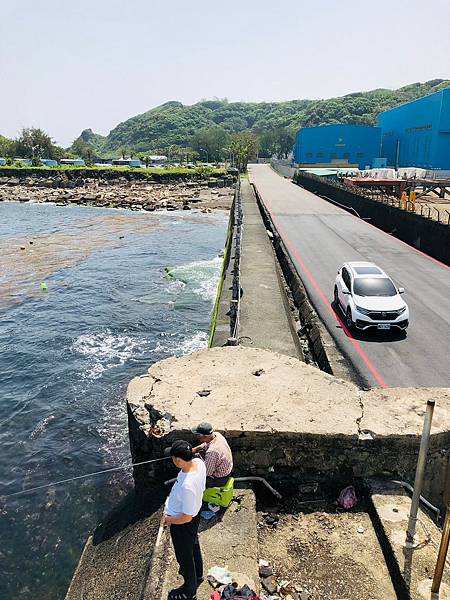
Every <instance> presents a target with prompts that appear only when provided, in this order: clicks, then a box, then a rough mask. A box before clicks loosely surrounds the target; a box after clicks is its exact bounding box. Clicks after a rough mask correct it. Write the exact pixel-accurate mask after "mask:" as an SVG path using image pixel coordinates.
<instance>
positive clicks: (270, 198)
mask: <svg viewBox="0 0 450 600" xmlns="http://www.w3.org/2000/svg"><path fill="white" fill-rule="evenodd" d="M249 171H250V178H251V181H253V183H254V184H255V186H256V187H257V189H258V192H259V194H260V196H261V198H262V200H263V202H264V204H265V205H266V207H267V209H268V210H269V212H270V213H271V215H272V219H273V221H274V223H275V225H276V227H277V229H278V232H279V234H280V235H281V236H282V238H283V240H284V242H285V245H286V247H287V249H288V250H289V253H290V255H291V258H292V260H293V262H294V264H295V266H296V268H297V270H298V273H299V275H300V277H301V279H302V280H303V282H304V284H305V287H306V289H307V291H308V295H309V297H310V300H311V301H312V303H313V305H314V307H315V309H316V311H317V313H318V314H319V316H320V318H321V319H322V321H323V323H324V324H325V326H326V327H327V329H328V330H329V332H330V333H331V335H332V336H333V338H334V340H335V342H336V344H337V346H338V348H339V349H340V350H341V351H342V352H343V354H344V355H345V356H346V357H347V358H348V360H349V361H350V362H351V363H352V365H353V367H354V369H355V370H356V372H357V373H358V375H359V377H360V379H361V383H362V384H363V385H366V386H369V387H410V386H411V387H448V386H450V268H449V267H447V266H445V265H443V264H441V263H439V262H438V261H436V260H434V259H432V258H430V257H428V256H426V255H424V254H422V253H420V252H418V251H417V250H415V249H414V248H412V247H411V246H408V245H407V244H404V243H403V242H401V241H399V240H397V239H395V238H393V237H392V236H390V235H388V234H386V233H384V232H382V231H381V230H379V229H377V228H376V227H374V226H372V225H370V224H368V223H367V222H365V221H363V220H361V219H358V218H357V217H354V216H352V215H351V214H349V213H348V212H346V211H344V210H343V209H341V208H338V207H337V206H334V205H333V204H331V203H329V202H327V201H326V200H322V198H319V197H318V196H316V195H315V194H312V193H311V192H308V191H306V190H304V189H302V188H300V187H298V186H297V185H295V184H294V183H292V182H291V181H290V180H287V179H283V178H282V177H280V176H279V175H277V174H276V173H275V172H274V171H273V170H272V169H271V168H270V167H269V166H268V165H250V167H249ZM350 260H367V261H371V262H375V263H376V264H378V265H379V266H380V267H381V268H382V269H384V270H385V271H387V273H388V274H389V275H390V276H391V277H392V279H393V280H394V282H395V283H396V284H397V285H398V286H400V287H404V288H405V294H404V296H403V297H404V299H405V301H406V302H407V303H408V305H409V308H410V326H409V328H408V330H407V333H406V334H404V333H396V332H394V331H392V332H377V331H374V332H372V333H363V332H361V333H360V332H352V333H349V332H348V331H347V330H346V328H345V327H342V322H340V319H343V315H342V314H341V313H340V312H339V311H338V313H337V315H336V313H335V311H334V310H333V307H332V304H331V303H332V301H333V287H334V281H335V277H336V273H337V271H338V269H339V267H340V266H341V265H342V263H344V262H346V261H350ZM339 317H340V319H339Z"/></svg>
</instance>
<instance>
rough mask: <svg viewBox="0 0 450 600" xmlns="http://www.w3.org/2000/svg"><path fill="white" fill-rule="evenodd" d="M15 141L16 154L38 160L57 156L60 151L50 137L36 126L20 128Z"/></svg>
mask: <svg viewBox="0 0 450 600" xmlns="http://www.w3.org/2000/svg"><path fill="white" fill-rule="evenodd" d="M15 143H16V147H15V151H16V154H17V156H19V157H21V158H31V159H36V160H37V161H38V162H39V159H40V158H58V155H59V154H60V151H61V148H58V146H56V145H55V143H54V141H53V140H52V138H51V137H50V136H49V135H48V134H46V133H45V131H42V129H39V128H38V127H26V128H24V129H22V131H21V133H20V135H19V137H18V138H17V139H16V140H15Z"/></svg>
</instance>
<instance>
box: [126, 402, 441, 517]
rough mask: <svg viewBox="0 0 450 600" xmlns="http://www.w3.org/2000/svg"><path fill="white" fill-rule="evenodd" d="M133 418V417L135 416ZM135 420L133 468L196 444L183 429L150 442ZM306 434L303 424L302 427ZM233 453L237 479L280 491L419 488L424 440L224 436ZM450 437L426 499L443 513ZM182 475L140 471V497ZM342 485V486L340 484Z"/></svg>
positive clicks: (435, 449) (433, 451)
mask: <svg viewBox="0 0 450 600" xmlns="http://www.w3.org/2000/svg"><path fill="white" fill-rule="evenodd" d="M129 416H130V413H129ZM133 421H134V418H131V419H130V418H129V422H130V425H131V427H130V439H131V440H132V456H133V462H137V461H140V460H149V459H150V458H157V457H160V456H162V453H163V451H164V448H165V447H168V446H170V444H171V443H172V442H173V441H174V440H175V439H184V440H188V441H191V442H192V443H194V442H195V441H196V440H195V439H194V436H192V434H191V432H190V430H187V429H180V430H177V431H176V432H173V433H171V434H169V435H167V436H165V437H163V438H151V437H150V438H148V437H147V436H145V434H143V432H142V431H140V430H139V427H137V426H136V422H134V424H133ZM299 427H300V428H301V424H299ZM223 433H224V435H226V437H227V440H228V442H229V444H230V446H231V448H232V451H233V457H234V461H235V467H236V468H235V472H236V475H241V476H246V475H258V476H263V477H265V478H266V479H268V480H269V481H272V482H274V483H275V484H278V485H281V486H282V485H283V484H295V483H298V484H300V483H305V482H308V481H328V482H330V483H331V482H332V481H335V482H342V485H348V483H350V482H352V481H354V480H360V481H361V482H364V480H367V481H368V480H370V479H373V478H379V477H386V478H389V479H399V480H403V481H406V482H408V483H410V484H412V483H413V482H414V476H415V470H416V466H417V456H418V449H419V443H420V440H419V438H418V436H412V435H392V436H385V437H380V438H378V439H377V438H375V439H358V436H356V435H354V436H350V435H339V434H334V433H331V432H330V434H329V435H324V434H311V433H302V432H296V431H293V432H280V431H273V432H268V431H261V432H260V431H255V430H253V431H242V430H239V431H230V430H228V431H224V432H223ZM449 448H450V432H446V433H441V434H437V435H433V436H432V438H431V441H430V447H429V452H428V459H427V466H426V475H425V481H424V487H423V495H424V496H425V497H426V498H427V499H428V500H430V501H431V502H432V503H435V504H436V505H438V506H439V507H440V508H441V509H444V506H445V494H446V490H447V487H448V481H449ZM175 474H176V471H175V469H174V468H173V466H172V465H171V463H169V462H162V463H156V465H155V466H154V468H153V469H151V470H150V469H147V468H146V467H145V466H144V467H137V468H136V469H135V474H134V476H135V484H136V491H137V492H138V493H139V492H140V491H144V490H146V487H147V485H148V483H149V482H150V483H151V485H153V478H154V477H156V478H157V479H168V478H170V477H172V476H174V475H175ZM337 485H339V483H338V484H337Z"/></svg>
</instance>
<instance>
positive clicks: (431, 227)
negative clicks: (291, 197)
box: [295, 172, 450, 265]
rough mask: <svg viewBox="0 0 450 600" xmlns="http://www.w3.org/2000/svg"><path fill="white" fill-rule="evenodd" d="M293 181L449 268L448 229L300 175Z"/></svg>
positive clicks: (412, 214) (449, 229)
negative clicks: (355, 212)
mask: <svg viewBox="0 0 450 600" xmlns="http://www.w3.org/2000/svg"><path fill="white" fill-rule="evenodd" d="M295 181H296V183H298V184H300V185H301V186H302V187H304V188H305V189H307V190H309V191H310V192H314V193H315V194H318V195H323V196H327V197H329V198H331V199H332V200H335V201H336V202H339V203H340V204H341V205H343V206H346V207H349V208H352V209H354V210H356V211H357V213H358V214H359V215H360V216H361V217H362V218H369V219H370V223H371V224H372V225H375V226H376V227H379V228H380V229H382V230H383V231H386V232H387V233H391V234H393V235H394V236H395V237H397V238H399V239H400V240H402V241H404V242H406V243H408V244H410V245H411V246H414V247H415V248H417V249H418V250H421V251H422V252H425V253H426V254H429V255H430V256H433V257H434V258H436V259H437V260H440V261H442V262H443V263H445V264H446V265H450V227H449V226H447V225H444V224H443V223H438V222H437V221H432V220H429V219H426V218H424V217H421V216H420V215H417V214H415V213H411V212H406V211H404V210H400V209H399V208H397V207H396V206H390V205H387V204H383V203H382V202H378V201H376V200H371V199H370V198H367V197H366V196H364V195H362V194H359V193H358V192H352V191H350V190H349V189H348V188H345V187H343V186H341V185H339V184H333V182H330V181H325V180H324V179H323V178H322V179H319V178H318V177H314V176H312V175H308V174H305V173H303V172H299V173H298V174H297V175H296V178H295Z"/></svg>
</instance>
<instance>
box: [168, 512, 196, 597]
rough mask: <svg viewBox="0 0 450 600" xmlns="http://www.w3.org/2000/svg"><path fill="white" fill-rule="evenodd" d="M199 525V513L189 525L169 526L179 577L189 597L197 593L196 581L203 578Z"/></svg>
mask: <svg viewBox="0 0 450 600" xmlns="http://www.w3.org/2000/svg"><path fill="white" fill-rule="evenodd" d="M199 523H200V513H199V514H198V515H197V516H196V517H194V518H193V519H192V521H190V522H189V523H184V524H183V525H171V526H170V537H171V538H172V543H173V547H174V550H175V556H176V559H177V561H178V564H179V566H180V575H181V576H182V577H183V579H184V589H185V591H186V593H187V594H190V595H191V596H195V594H196V592H197V579H200V578H201V577H203V559H202V553H201V550H200V543H199V541H198V526H199Z"/></svg>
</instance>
